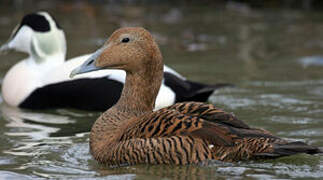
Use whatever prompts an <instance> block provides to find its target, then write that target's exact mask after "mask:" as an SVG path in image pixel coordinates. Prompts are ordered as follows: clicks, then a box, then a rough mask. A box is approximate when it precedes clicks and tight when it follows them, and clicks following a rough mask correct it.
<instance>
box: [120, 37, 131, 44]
mask: <svg viewBox="0 0 323 180" xmlns="http://www.w3.org/2000/svg"><path fill="white" fill-rule="evenodd" d="M129 41H130V39H129V38H123V39H122V40H121V42H123V43H127V42H129Z"/></svg>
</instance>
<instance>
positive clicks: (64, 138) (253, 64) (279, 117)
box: [0, 1, 323, 179]
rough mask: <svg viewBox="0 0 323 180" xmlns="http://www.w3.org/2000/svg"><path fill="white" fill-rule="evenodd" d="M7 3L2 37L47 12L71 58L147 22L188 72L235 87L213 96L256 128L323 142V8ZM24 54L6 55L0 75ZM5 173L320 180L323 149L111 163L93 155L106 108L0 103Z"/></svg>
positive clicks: (169, 59)
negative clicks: (230, 159) (92, 137)
mask: <svg viewBox="0 0 323 180" xmlns="http://www.w3.org/2000/svg"><path fill="white" fill-rule="evenodd" d="M15 2H16V3H15V4H14V3H13V4H12V5H9V6H4V5H3V4H2V5H0V43H1V44H2V43H4V42H5V41H6V40H7V38H8V37H9V35H10V33H11V31H12V29H13V28H14V26H15V25H16V24H17V23H18V22H19V21H20V18H21V17H22V16H23V15H24V14H25V13H27V12H31V11H35V10H38V9H43V10H49V11H50V12H51V14H52V15H54V16H55V17H56V19H57V20H58V21H59V23H60V25H61V26H62V27H63V28H64V30H65V32H66V37H67V42H68V57H69V58H71V57H74V56H78V55H81V54H85V53H90V52H93V51H94V50H95V49H97V48H98V47H99V46H100V45H101V44H102V43H103V42H104V40H105V39H106V38H107V37H108V35H109V34H111V33H112V32H113V31H114V30H115V29H117V28H118V27H120V26H144V27H146V28H148V29H149V30H150V31H151V32H152V33H153V34H154V36H155V38H156V39H157V40H158V43H159V44H160V46H161V50H162V53H163V56H164V59H165V62H166V63H167V64H168V65H169V66H171V67H173V68H175V69H176V70H177V71H178V72H180V73H181V74H183V75H184V76H186V77H188V78H189V79H192V80H196V81H201V82H207V83H216V82H230V83H234V84H236V85H237V87H236V88H231V89H223V90H221V91H218V92H216V93H214V94H213V96H212V98H211V99H210V101H211V102H212V103H214V104H216V105H217V106H218V107H221V108H222V109H225V110H226V111H228V112H234V113H235V114H236V115H237V116H238V117H239V118H240V119H242V120H244V121H245V122H247V123H248V124H250V125H251V126H254V127H260V128H264V129H267V130H270V131H272V132H273V133H274V134H276V135H279V136H281V137H284V138H286V139H290V140H301V141H305V142H307V143H309V144H312V145H316V146H321V147H323V101H322V100H323V66H322V59H321V58H320V57H322V55H323V33H322V29H323V23H322V22H323V21H322V20H323V13H321V12H309V11H299V10H291V9H289V10H288V9H271V10H270V9H264V10H255V9H251V8H249V7H241V6H236V5H235V6H232V5H227V6H220V5H215V4H213V5H208V6H207V5H199V4H194V5H190V4H176V3H174V4H161V5H160V4H154V3H152V4H149V5H145V6H144V5H138V6H135V5H134V4H131V5H126V6H121V5H120V4H102V3H101V1H95V3H93V4H90V3H86V2H78V1H74V2H73V3H71V2H65V3H63V2H60V1H58V2H57V1H33V3H32V4H29V3H23V2H22V1H15ZM23 57H25V55H23V54H21V53H10V54H8V55H5V56H1V57H0V58H1V66H0V77H3V76H4V74H5V72H6V71H7V70H8V69H9V68H10V67H11V66H12V65H13V64H15V63H16V62H18V60H19V59H22V58H23ZM0 109H1V116H0V134H1V136H0V177H1V178H4V179H45V178H53V179H152V178H155V179H161V178H163V179H210V178H213V179H293V178H297V179H315V178H323V158H322V156H310V155H304V154H301V155H297V156H291V157H285V158H280V159H276V160H270V161H256V162H239V163H221V162H214V163H212V164H211V165H209V166H163V165H161V166H147V165H141V166H132V167H123V168H117V169H109V168H107V167H102V166H100V165H98V164H97V163H96V162H95V161H94V160H93V159H92V157H91V156H90V154H89V147H88V141H89V129H90V127H91V125H92V124H93V122H94V121H95V119H96V118H97V117H98V116H99V114H100V113H97V112H84V111H77V110H71V109H57V110H46V111H27V110H20V109H16V108H12V107H8V106H7V105H5V104H4V103H2V104H1V106H0Z"/></svg>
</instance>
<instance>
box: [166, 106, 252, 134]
mask: <svg viewBox="0 0 323 180" xmlns="http://www.w3.org/2000/svg"><path fill="white" fill-rule="evenodd" d="M167 109H170V110H173V109H174V110H176V111H178V112H180V113H181V114H186V115H190V116H194V117H200V118H203V119H205V120H208V121H211V122H217V123H222V124H227V125H229V126H232V127H236V128H244V129H250V127H249V126H248V125H247V124H246V123H244V122H243V121H241V120H239V119H238V118H236V116H235V115H234V114H233V113H228V112H225V111H223V110H222V109H219V108H217V107H215V106H214V105H213V104H206V103H202V102H183V103H176V104H174V105H172V106H170V107H168V108H167Z"/></svg>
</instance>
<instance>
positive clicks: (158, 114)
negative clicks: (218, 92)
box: [121, 102, 279, 146]
mask: <svg viewBox="0 0 323 180" xmlns="http://www.w3.org/2000/svg"><path fill="white" fill-rule="evenodd" d="M140 118H141V119H140V121H139V122H138V121H137V120H136V123H135V124H134V125H130V126H129V127H128V128H127V131H126V133H124V135H123V136H122V138H121V139H124V138H125V139H130V138H132V137H138V138H152V137H170V136H190V137H195V138H199V139H203V140H206V141H207V142H208V143H209V144H213V145H218V146H231V145H233V144H234V142H235V141H236V140H238V139H243V138H247V137H259V138H261V137H263V138H273V139H279V138H277V137H274V136H272V135H271V134H270V133H269V132H267V131H265V130H261V129H255V128H250V127H249V126H248V125H246V124H245V123H244V122H243V121H241V120H238V119H237V118H236V117H235V116H234V115H233V114H231V113H226V112H225V111H223V110H221V109H218V108H216V107H214V106H213V105H209V104H203V103H196V102H187V103H177V104H175V105H173V106H170V107H168V108H163V109H160V110H158V111H155V112H152V113H151V114H149V115H144V116H143V117H140Z"/></svg>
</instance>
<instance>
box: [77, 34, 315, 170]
mask: <svg viewBox="0 0 323 180" xmlns="http://www.w3.org/2000/svg"><path fill="white" fill-rule="evenodd" d="M83 66H84V68H81V69H78V70H77V73H84V72H88V71H93V70H97V69H100V68H116V69H123V70H125V71H126V72H127V77H126V83H125V87H124V89H123V91H122V95H121V98H120V100H119V101H118V103H117V104H116V105H115V106H113V107H112V108H110V109H109V110H107V111H106V112H105V113H103V114H102V115H101V117H100V118H99V119H98V120H97V121H96V122H95V123H94V125H93V127H92V130H91V135H90V149H91V153H92V155H93V156H94V158H95V159H96V160H98V161H99V162H100V163H104V164H107V165H112V166H121V165H134V164H143V163H147V164H192V163H199V162H202V161H205V160H211V159H214V160H221V161H239V160H248V159H257V158H275V157H280V156H286V155H292V154H295V153H309V154H315V153H319V152H320V150H319V149H318V148H316V147H313V146H309V145H306V144H305V143H302V142H292V143H289V142H287V141H286V140H283V139H281V138H279V137H276V136H274V135H272V134H271V133H270V132H268V131H265V130H262V129H256V128H251V127H249V126H248V125H247V124H245V123H244V122H243V121H241V120H239V119H237V118H236V117H235V116H234V115H233V114H231V113H226V112H224V111H223V110H221V109H218V108H216V107H215V106H214V105H211V104H204V103H199V102H186V103H177V104H175V105H172V106H170V107H167V108H163V109H160V110H158V111H154V112H153V107H154V102H155V98H156V95H157V92H158V89H159V87H160V84H161V81H162V75H163V62H162V56H161V53H160V51H159V48H158V46H157V44H156V43H155V41H154V40H153V38H152V36H151V35H150V33H149V32H148V31H146V30H145V29H143V28H122V29H119V30H117V31H116V32H114V33H113V34H112V36H111V37H110V39H109V40H108V41H107V42H106V43H105V45H104V46H103V47H102V48H101V49H100V50H99V51H98V52H97V53H95V54H94V55H93V57H92V58H90V59H89V60H88V61H87V62H85V65H83ZM85 66H87V67H85Z"/></svg>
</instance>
